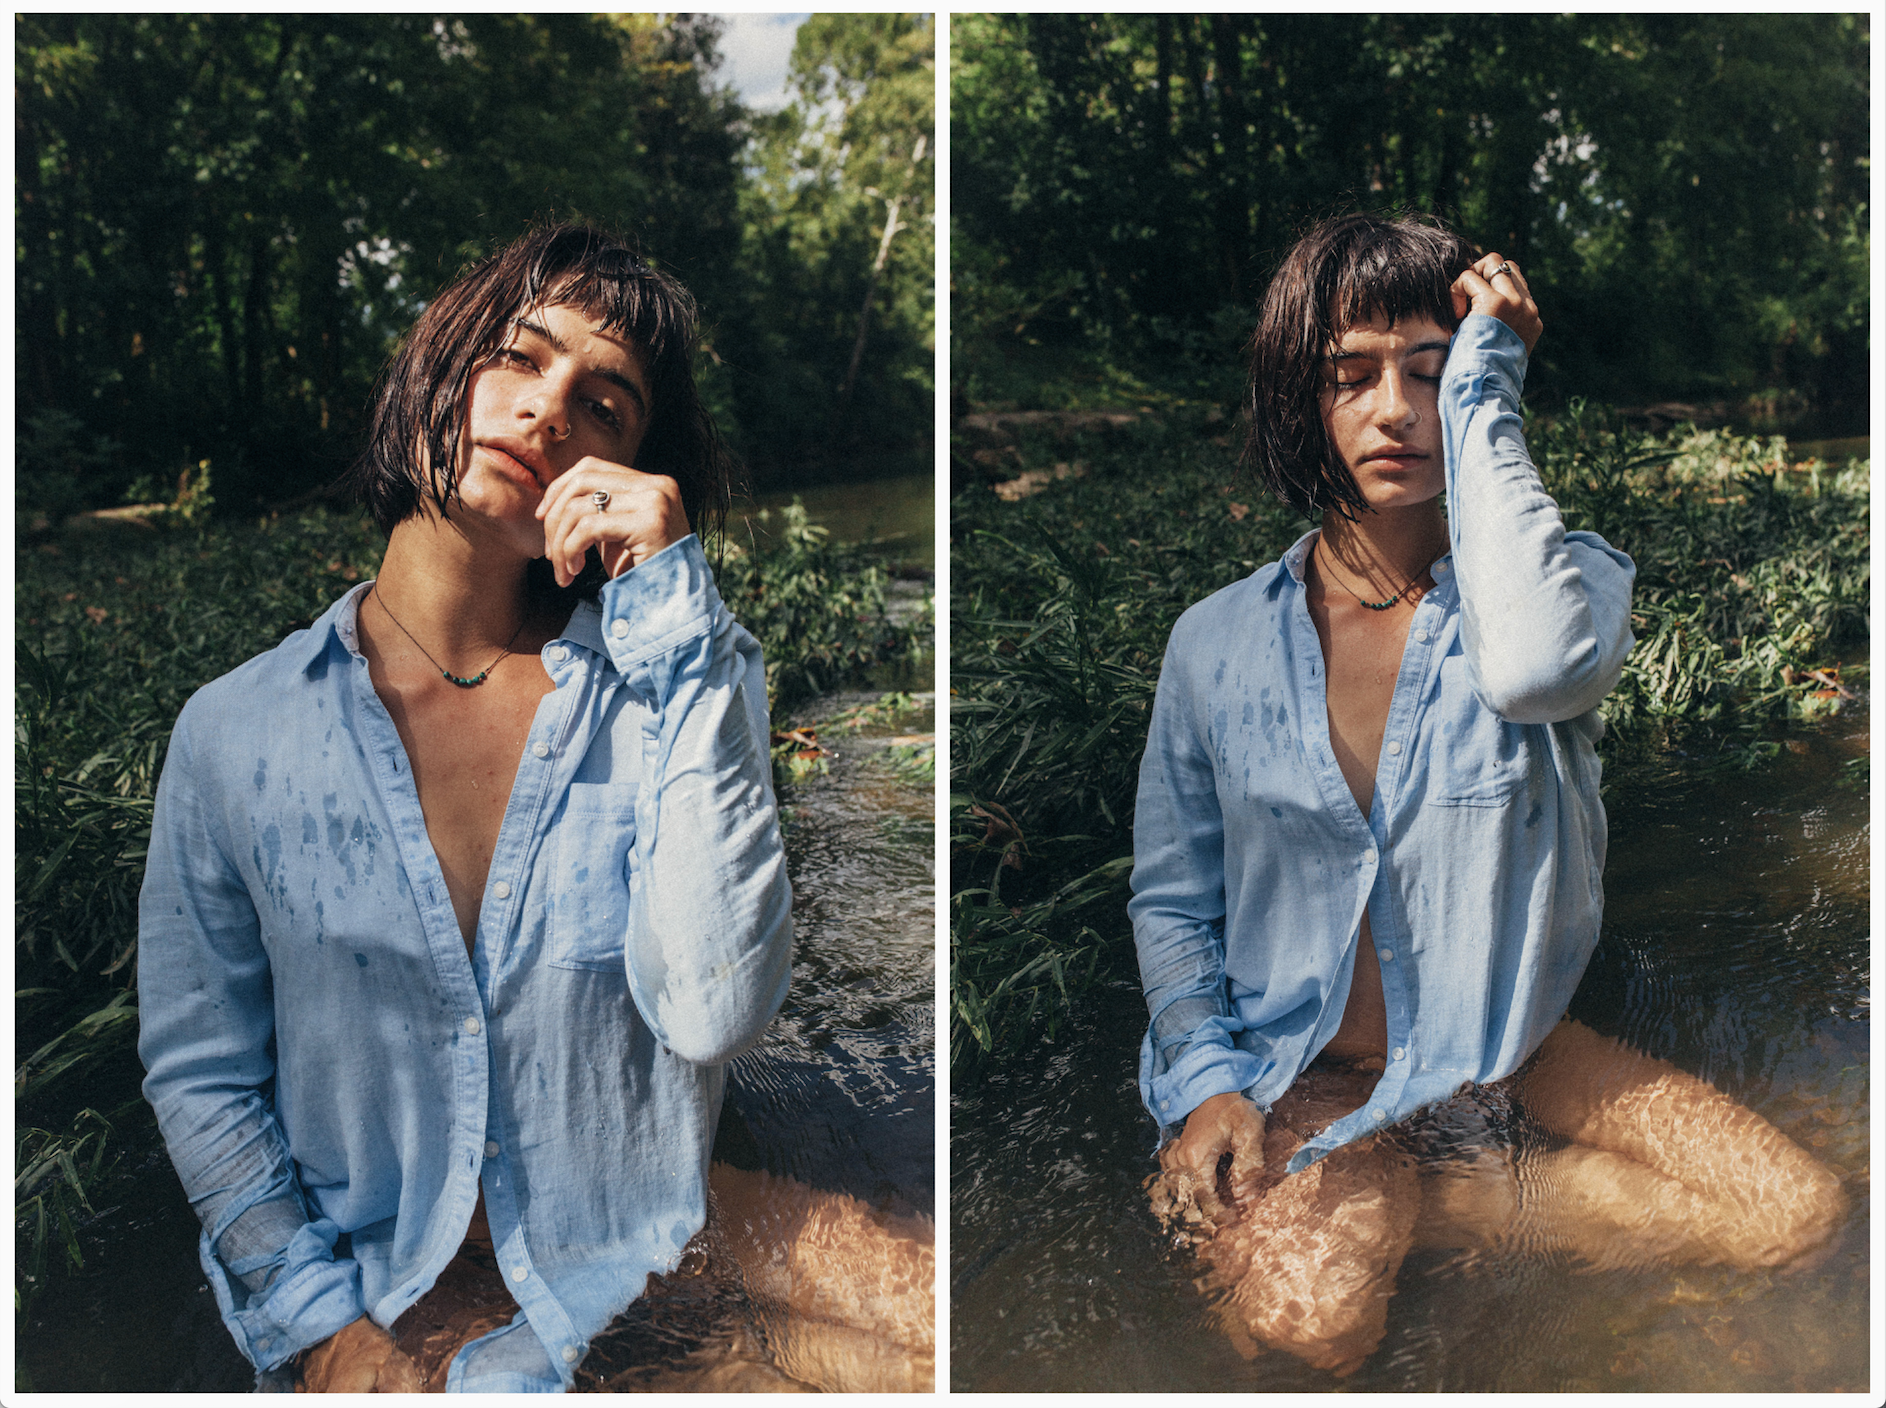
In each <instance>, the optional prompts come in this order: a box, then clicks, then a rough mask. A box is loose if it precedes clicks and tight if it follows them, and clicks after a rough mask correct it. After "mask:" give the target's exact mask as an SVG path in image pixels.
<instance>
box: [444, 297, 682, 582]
mask: <svg viewBox="0 0 1886 1408" xmlns="http://www.w3.org/2000/svg"><path fill="white" fill-rule="evenodd" d="M652 408H653V407H652V400H651V394H650V389H649V381H648V374H647V372H646V371H645V370H644V368H643V365H642V356H641V353H640V352H639V351H638V350H637V349H636V347H635V345H634V344H633V343H631V342H630V341H629V340H628V339H627V338H625V337H624V336H623V335H622V334H620V333H617V332H610V331H607V330H605V329H604V328H603V327H602V326H600V325H599V324H598V323H596V322H595V321H594V320H593V319H591V318H590V317H589V315H588V314H586V313H584V312H583V311H582V310H581V309H578V308H571V307H568V306H566V305H562V304H557V305H553V306H551V307H548V308H538V309H533V310H532V311H530V312H527V313H524V314H522V315H521V316H519V317H518V318H517V320H516V321H515V322H513V323H512V325H511V330H510V333H509V334H508V336H506V338H505V340H504V343H503V345H502V346H501V347H499V349H498V350H497V352H495V353H494V354H493V355H492V356H491V358H490V359H489V360H487V361H486V362H485V363H484V364H483V365H482V366H479V367H477V368H476V369H474V370H473V372H472V374H471V380H470V383H469V384H468V386H467V388H466V396H465V428H464V432H463V434H462V436H461V437H460V440H459V464H458V475H459V478H458V483H459V495H460V498H461V499H462V500H463V502H464V505H465V507H466V508H468V509H470V510H471V511H472V512H473V513H475V514H479V515H482V516H484V517H487V518H490V519H494V520H497V521H499V522H502V523H504V524H506V525H508V526H509V527H511V528H514V529H515V530H516V531H517V534H518V537H519V543H520V546H521V547H524V548H529V549H530V551H529V553H528V555H530V556H533V557H541V556H542V555H543V550H544V549H543V525H542V524H541V523H539V522H538V521H537V518H536V510H537V504H538V502H539V501H540V500H541V499H542V498H543V494H544V491H545V490H546V489H548V488H549V487H550V485H551V484H552V483H553V482H554V481H555V480H556V479H557V478H558V477H559V476H560V475H562V474H564V473H565V472H566V471H568V470H569V469H570V468H572V467H573V466H574V465H575V464H576V463H577V462H578V461H580V460H582V459H584V458H586V457H589V456H594V457H596V458H597V459H600V460H605V461H607V462H608V463H610V464H618V465H624V466H627V467H628V468H631V469H633V468H634V467H635V456H636V453H637V452H638V451H639V450H640V449H641V445H642V436H643V434H644V433H645V432H646V430H647V428H648V421H649V414H650V411H651V410H652Z"/></svg>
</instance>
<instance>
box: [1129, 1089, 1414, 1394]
mask: <svg viewBox="0 0 1886 1408" xmlns="http://www.w3.org/2000/svg"><path fill="white" fill-rule="evenodd" d="M1320 1074H1321V1073H1319V1072H1309V1073H1306V1075H1305V1076H1304V1077H1303V1078H1301V1079H1300V1080H1299V1082H1298V1087H1293V1088H1292V1090H1291V1091H1290V1092H1288V1093H1286V1094H1285V1096H1284V1097H1283V1098H1282V1099H1281V1100H1279V1101H1278V1102H1277V1104H1276V1106H1275V1107H1274V1108H1273V1109H1272V1110H1271V1112H1270V1115H1269V1117H1268V1119H1267V1121H1266V1130H1265V1138H1264V1166H1265V1168H1266V1170H1267V1171H1268V1172H1267V1174H1266V1176H1265V1179H1264V1186H1263V1191H1262V1192H1261V1193H1260V1194H1259V1196H1258V1197H1257V1198H1256V1199H1255V1200H1253V1201H1250V1202H1248V1203H1246V1204H1245V1205H1244V1206H1242V1207H1240V1208H1238V1209H1237V1214H1236V1217H1235V1218H1234V1219H1232V1220H1230V1221H1229V1222H1228V1223H1227V1224H1226V1225H1224V1226H1222V1227H1217V1228H1213V1227H1212V1226H1211V1224H1210V1223H1208V1222H1207V1223H1197V1224H1195V1225H1196V1226H1198V1228H1199V1230H1200V1233H1201V1234H1202V1235H1200V1238H1199V1246H1198V1256H1199V1260H1200V1261H1201V1262H1202V1263H1203V1265H1204V1267H1205V1276H1204V1282H1203V1284H1204V1288H1205V1289H1206V1290H1207V1291H1208V1292H1215V1293H1216V1294H1217V1295H1218V1297H1219V1303H1218V1310H1219V1314H1220V1316H1221V1317H1222V1319H1223V1320H1224V1323H1225V1328H1226V1330H1227V1331H1228V1332H1229V1333H1230V1335H1231V1338H1232V1341H1233V1343H1235V1344H1237V1345H1238V1347H1239V1348H1240V1349H1241V1350H1243V1351H1244V1352H1246V1353H1247V1354H1249V1353H1255V1352H1256V1347H1255V1345H1254V1344H1253V1343H1252V1341H1253V1340H1255V1341H1257V1342H1261V1343H1263V1344H1266V1345H1269V1346H1271V1347H1273V1348H1276V1349H1282V1350H1285V1351H1287V1352H1288V1353H1290V1354H1294V1355H1296V1356H1297V1357H1298V1358H1300V1359H1303V1360H1305V1361H1306V1362H1308V1363H1309V1364H1312V1365H1314V1366H1315V1367H1317V1368H1319V1369H1329V1370H1333V1371H1334V1372H1335V1373H1337V1374H1338V1375H1346V1374H1351V1373H1353V1372H1355V1371H1356V1370H1357V1369H1359V1368H1361V1367H1362V1363H1363V1361H1364V1360H1366V1359H1367V1358H1368V1357H1369V1355H1370V1354H1372V1353H1373V1352H1374V1350H1375V1347H1376V1345H1378V1344H1379V1343H1381V1339H1382V1335H1383V1333H1384V1331H1385V1330H1386V1329H1387V1325H1388V1299H1389V1297H1390V1296H1391V1295H1393V1294H1394V1289H1395V1274H1396V1272H1397V1271H1398V1270H1399V1269H1400V1267H1401V1262H1402V1258H1403V1257H1404V1256H1405V1255H1406V1254H1407V1251H1408V1247H1409V1245H1410V1243H1411V1241H1412V1234H1413V1230H1414V1223H1415V1218H1416V1214H1417V1213H1418V1211H1419V1209H1420V1202H1421V1198H1420V1190H1419V1188H1418V1186H1417V1181H1416V1177H1415V1173H1414V1168H1413V1164H1412V1161H1411V1160H1409V1159H1408V1158H1407V1157H1406V1156H1405V1155H1403V1154H1401V1153H1400V1152H1399V1151H1397V1150H1395V1149H1393V1148H1392V1147H1391V1146H1390V1145H1389V1144H1388V1143H1387V1142H1386V1141H1383V1140H1379V1139H1371V1140H1366V1141H1363V1142H1360V1143H1357V1144H1351V1145H1347V1146H1345V1147H1344V1148H1342V1149H1338V1150H1337V1151H1336V1152H1335V1153H1333V1154H1331V1155H1330V1156H1329V1157H1328V1158H1326V1159H1323V1160H1322V1161H1321V1162H1319V1163H1316V1164H1313V1165H1311V1166H1310V1167H1309V1168H1307V1169H1305V1170H1303V1171H1302V1172H1301V1173H1293V1174H1290V1175H1288V1176H1280V1175H1281V1174H1282V1170H1283V1168H1284V1166H1285V1164H1286V1163H1288V1162H1289V1159H1290V1156H1291V1154H1293V1153H1294V1152H1295V1151H1296V1149H1297V1147H1298V1145H1300V1144H1301V1143H1302V1142H1303V1140H1304V1138H1305V1137H1306V1136H1307V1134H1308V1133H1310V1132H1312V1131H1314V1130H1315V1129H1317V1128H1320V1127H1321V1126H1322V1125H1323V1124H1326V1123H1328V1121H1329V1119H1331V1118H1333V1117H1334V1116H1335V1115H1339V1114H1343V1113H1346V1112H1347V1111H1348V1110H1350V1109H1353V1108H1355V1106H1356V1105H1357V1104H1359V1103H1360V1102H1361V1100H1362V1099H1366V1098H1367V1094H1368V1088H1369V1087H1370V1086H1372V1085H1373V1083H1374V1081H1373V1077H1372V1076H1370V1077H1368V1078H1367V1079H1366V1080H1364V1081H1363V1082H1362V1083H1361V1084H1360V1086H1359V1087H1357V1089H1356V1090H1350V1089H1347V1088H1342V1082H1344V1081H1345V1079H1346V1077H1344V1076H1341V1075H1338V1076H1334V1077H1332V1078H1331V1079H1330V1080H1327V1081H1321V1082H1319V1080H1318V1079H1317V1077H1318V1076H1319V1075H1320ZM1332 1085H1334V1086H1335V1087H1337V1088H1334V1089H1325V1088H1322V1087H1325V1086H1332ZM1358 1091H1359V1093H1358ZM1226 1191H1228V1190H1226ZM1165 1192H1166V1190H1164V1189H1156V1190H1155V1195H1154V1205H1155V1207H1156V1208H1160V1207H1162V1205H1164V1206H1165V1207H1166V1208H1167V1209H1168V1210H1172V1211H1178V1209H1171V1208H1170V1202H1171V1200H1170V1198H1169V1197H1165V1196H1163V1195H1164V1194H1165Z"/></svg>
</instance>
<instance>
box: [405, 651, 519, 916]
mask: <svg viewBox="0 0 1886 1408" xmlns="http://www.w3.org/2000/svg"><path fill="white" fill-rule="evenodd" d="M375 683H376V685H378V684H379V681H376V682H375ZM552 688H554V686H553V684H552V682H551V680H550V677H549V676H548V675H547V674H545V673H544V671H543V668H542V666H541V665H539V664H538V663H537V662H536V661H534V660H532V659H530V658H529V657H524V658H522V659H519V660H518V661H517V667H516V668H514V669H513V670H512V671H511V672H509V677H508V678H504V677H500V676H498V675H494V676H493V677H492V678H491V679H490V680H489V681H487V682H486V683H485V684H483V685H480V686H478V687H477V688H475V689H460V688H458V687H457V686H455V685H451V684H447V683H446V682H445V681H444V680H437V681H436V685H435V683H432V682H428V683H422V684H418V685H410V684H409V685H408V686H407V687H406V688H404V689H401V688H397V687H394V686H392V685H388V686H384V687H381V688H380V697H381V699H382V700H383V701H384V702H385V703H386V706H387V712H388V713H390V714H391V715H392V716H393V722H394V725H395V726H396V727H397V728H398V729H399V736H400V741H401V742H402V743H403V744H405V746H406V757H407V759H408V761H409V762H410V763H411V765H412V770H413V785H414V787H415V788H416V789H417V790H418V793H419V807H420V811H421V812H422V813H424V815H425V820H426V835H427V838H428V839H429V840H430V841H431V842H432V849H433V852H434V854H435V855H436V856H437V857H438V861H439V868H440V870H441V871H442V872H443V873H444V876H445V884H446V889H447V891H448V892H449V893H450V895H451V899H452V909H453V912H454V914H455V915H456V917H457V919H458V924H459V931H460V933H461V934H462V935H463V936H464V938H465V944H466V947H467V948H469V947H470V946H471V944H472V940H473V938H474V937H475V935H476V933H477V929H478V911H479V906H480V904H481V902H482V900H483V896H484V889H485V881H486V878H487V876H488V875H489V874H490V871H491V858H492V855H493V854H494V853H495V852H496V850H497V844H498V832H499V830H500V828H501V827H502V825H503V823H504V812H505V808H506V807H507V806H508V805H509V803H510V799H511V786H512V784H513V783H514V782H515V781H516V779H517V768H518V763H519V761H520V760H521V759H522V757H523V753H524V745H525V743H526V742H527V741H528V739H529V736H530V728H531V724H532V722H533V721H534V720H535V719H536V716H537V705H538V703H539V702H540V701H541V700H542V699H543V697H544V695H546V694H548V693H549V692H550V691H551V689H552Z"/></svg>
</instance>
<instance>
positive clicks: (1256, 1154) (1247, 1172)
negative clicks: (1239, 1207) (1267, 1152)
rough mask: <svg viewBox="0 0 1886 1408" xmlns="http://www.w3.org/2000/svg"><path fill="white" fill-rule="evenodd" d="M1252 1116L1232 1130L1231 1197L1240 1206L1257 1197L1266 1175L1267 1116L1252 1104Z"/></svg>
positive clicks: (1236, 1122)
mask: <svg viewBox="0 0 1886 1408" xmlns="http://www.w3.org/2000/svg"><path fill="white" fill-rule="evenodd" d="M1245 1108H1246V1109H1247V1110H1248V1111H1249V1112H1250V1113H1249V1114H1248V1115H1246V1116H1244V1117H1243V1118H1240V1119H1238V1120H1236V1121H1235V1122H1234V1124H1233V1125H1232V1129H1231V1196H1232V1197H1233V1198H1235V1199H1237V1200H1238V1201H1239V1202H1244V1201H1245V1200H1247V1199H1249V1198H1252V1197H1255V1196H1256V1194H1257V1184H1258V1179H1259V1178H1260V1177H1262V1175H1263V1172H1264V1114H1263V1111H1261V1110H1259V1109H1258V1108H1257V1107H1256V1106H1255V1105H1252V1104H1251V1103H1250V1102H1249V1101H1246V1102H1245Z"/></svg>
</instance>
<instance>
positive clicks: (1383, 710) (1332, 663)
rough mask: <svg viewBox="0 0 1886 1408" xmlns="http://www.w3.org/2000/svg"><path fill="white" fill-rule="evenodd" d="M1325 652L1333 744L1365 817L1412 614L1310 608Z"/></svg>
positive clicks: (1336, 605) (1334, 605) (1342, 606)
mask: <svg viewBox="0 0 1886 1408" xmlns="http://www.w3.org/2000/svg"><path fill="white" fill-rule="evenodd" d="M1311 616H1312V617H1313V618H1314V620H1315V621H1316V632H1317V636H1318V638H1319V640H1320V641H1321V643H1322V647H1323V670H1324V679H1325V682H1326V689H1325V694H1326V704H1327V708H1328V717H1329V742H1330V747H1331V749H1332V750H1333V751H1334V752H1335V754H1336V762H1337V765H1338V766H1339V767H1341V769H1342V774H1343V780H1344V781H1346V782H1347V783H1348V784H1349V791H1350V794H1351V795H1352V796H1353V797H1354V798H1355V801H1356V806H1357V807H1359V808H1360V809H1361V811H1362V814H1363V815H1364V816H1367V815H1368V812H1369V806H1370V803H1371V802H1372V801H1373V800H1374V797H1375V767H1376V763H1377V761H1378V760H1379V759H1380V757H1381V753H1382V736H1383V734H1384V732H1385V731H1386V730H1387V727H1388V710H1389V706H1390V704H1391V703H1393V701H1394V698H1395V680H1396V677H1397V676H1398V675H1399V674H1400V673H1401V657H1402V651H1403V649H1404V648H1405V647H1406V645H1407V643H1408V623H1409V621H1410V620H1411V619H1412V618H1413V611H1412V610H1411V609H1410V608H1409V607H1407V606H1403V605H1397V606H1395V607H1393V608H1391V609H1389V610H1387V611H1370V610H1368V609H1367V608H1366V607H1363V606H1360V605H1358V604H1356V603H1353V602H1350V603H1342V602H1331V603H1329V604H1327V605H1326V606H1323V607H1321V608H1318V607H1312V609H1311Z"/></svg>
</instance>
